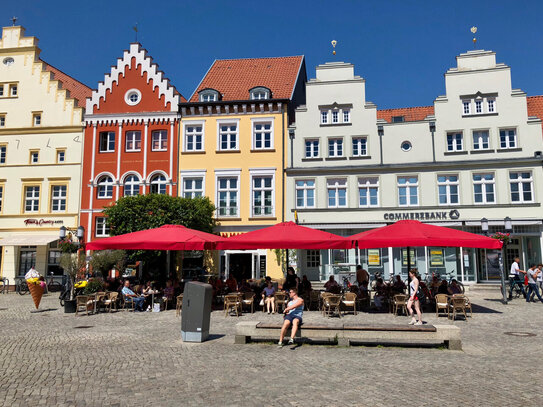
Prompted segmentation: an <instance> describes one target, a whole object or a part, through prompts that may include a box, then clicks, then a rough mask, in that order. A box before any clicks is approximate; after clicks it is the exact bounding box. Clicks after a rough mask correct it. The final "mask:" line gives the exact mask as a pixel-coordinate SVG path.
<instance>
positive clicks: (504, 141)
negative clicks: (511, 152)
mask: <svg viewBox="0 0 543 407" xmlns="http://www.w3.org/2000/svg"><path fill="white" fill-rule="evenodd" d="M516 147H517V131H516V130H515V129H502V130H500V148H516Z"/></svg>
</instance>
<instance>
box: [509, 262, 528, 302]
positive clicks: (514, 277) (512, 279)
mask: <svg viewBox="0 0 543 407" xmlns="http://www.w3.org/2000/svg"><path fill="white" fill-rule="evenodd" d="M519 263H520V258H519V257H518V256H517V257H515V258H514V259H513V263H512V264H511V270H510V271H509V300H512V299H513V287H514V286H515V284H517V285H518V286H519V287H520V291H522V295H523V296H524V298H526V292H525V291H524V286H523V284H522V282H521V279H520V273H522V274H526V272H525V271H524V270H521V269H520V267H519Z"/></svg>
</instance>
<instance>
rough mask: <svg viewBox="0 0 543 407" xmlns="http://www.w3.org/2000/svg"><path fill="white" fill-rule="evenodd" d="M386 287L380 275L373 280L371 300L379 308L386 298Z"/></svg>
mask: <svg viewBox="0 0 543 407" xmlns="http://www.w3.org/2000/svg"><path fill="white" fill-rule="evenodd" d="M386 291H387V287H386V285H385V283H384V281H383V279H382V278H381V277H379V278H378V279H377V281H376V282H375V296H374V297H373V302H374V304H375V306H376V307H377V308H378V309H381V307H382V306H383V302H384V300H385V298H386Z"/></svg>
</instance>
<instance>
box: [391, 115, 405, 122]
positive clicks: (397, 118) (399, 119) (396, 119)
mask: <svg viewBox="0 0 543 407" xmlns="http://www.w3.org/2000/svg"><path fill="white" fill-rule="evenodd" d="M403 122H405V116H392V123H403Z"/></svg>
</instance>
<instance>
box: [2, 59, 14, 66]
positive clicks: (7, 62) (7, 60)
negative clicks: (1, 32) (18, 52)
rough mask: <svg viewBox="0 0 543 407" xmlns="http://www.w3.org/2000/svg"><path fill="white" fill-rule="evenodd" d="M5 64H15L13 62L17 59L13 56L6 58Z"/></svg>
mask: <svg viewBox="0 0 543 407" xmlns="http://www.w3.org/2000/svg"><path fill="white" fill-rule="evenodd" d="M3 62H4V65H8V66H9V65H13V63H14V62H15V60H14V59H13V58H11V57H8V58H4V61H3Z"/></svg>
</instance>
